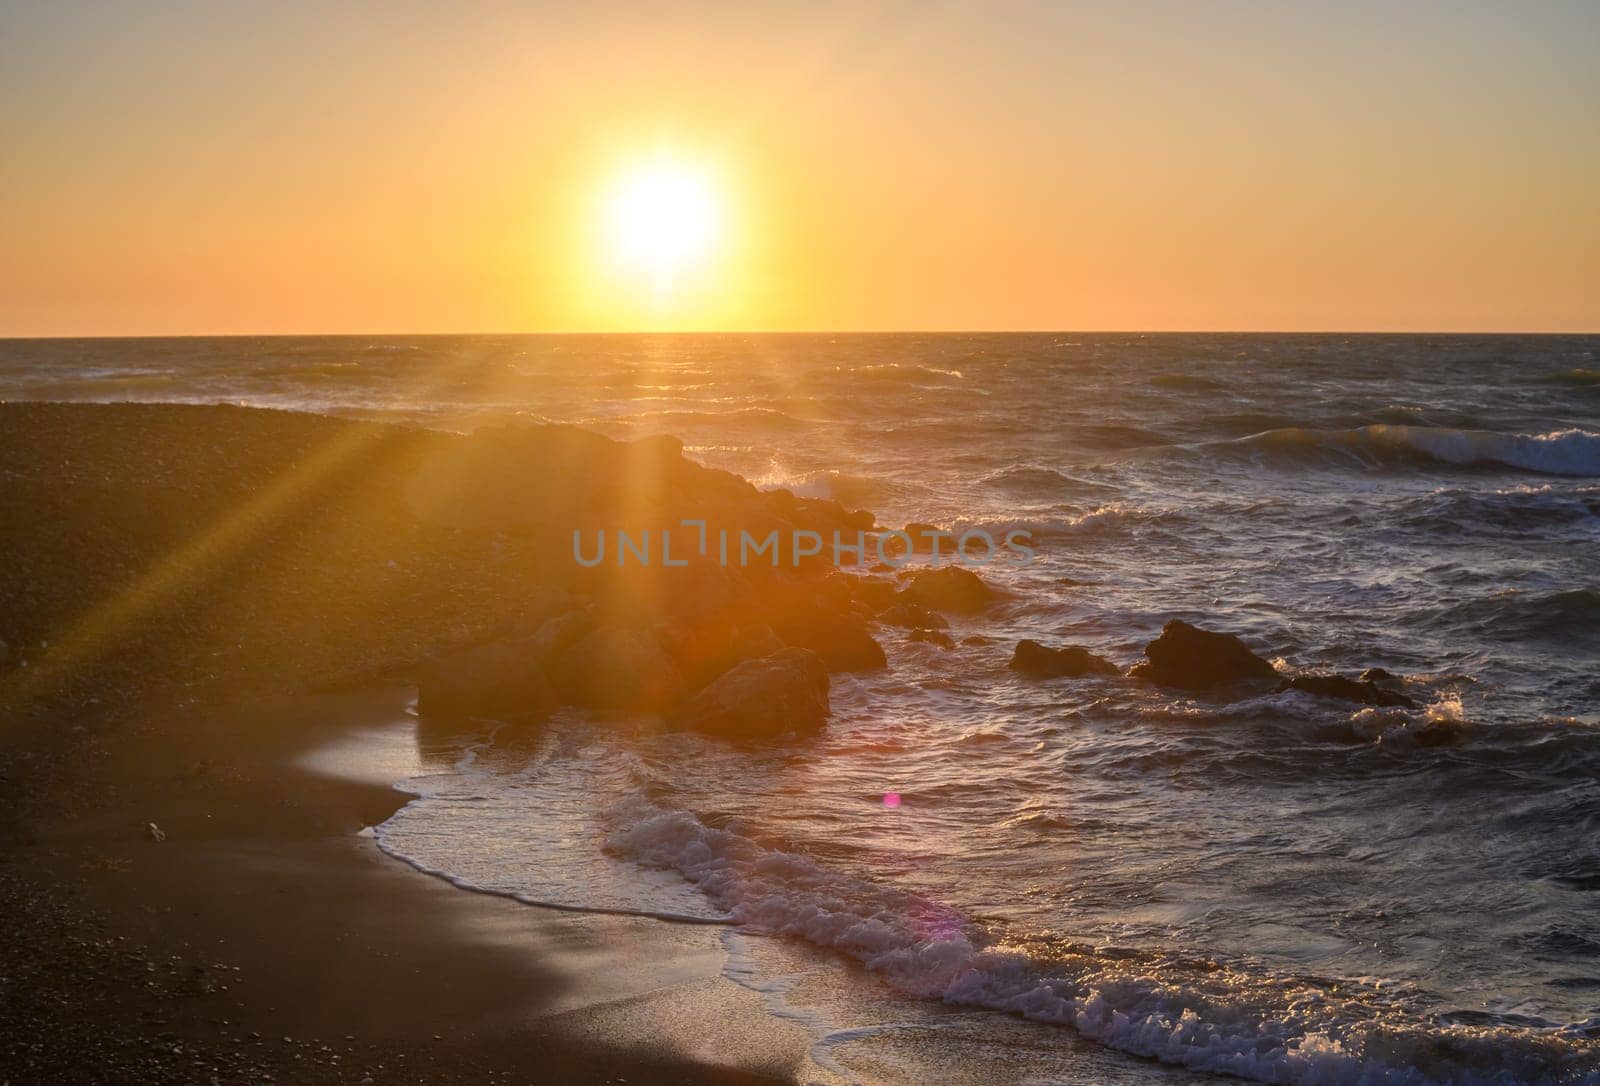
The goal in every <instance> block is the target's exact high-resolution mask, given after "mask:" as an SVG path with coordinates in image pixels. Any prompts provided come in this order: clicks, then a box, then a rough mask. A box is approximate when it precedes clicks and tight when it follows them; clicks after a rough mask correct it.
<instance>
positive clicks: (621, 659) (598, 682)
mask: <svg viewBox="0 0 1600 1086" xmlns="http://www.w3.org/2000/svg"><path fill="white" fill-rule="evenodd" d="M550 674H551V676H552V678H553V679H554V680H555V682H556V686H557V689H558V690H559V692H560V693H561V694H562V696H563V700H564V701H567V702H570V703H571V704H573V705H580V706H583V707H585V708H589V709H605V710H615V711H618V712H658V711H660V710H662V709H665V708H668V707H669V706H671V705H672V704H673V703H674V702H676V701H677V700H678V699H679V698H680V697H681V696H682V694H683V693H684V687H685V682H684V678H683V674H682V672H681V671H680V670H679V668H678V664H677V661H676V660H675V659H674V657H673V656H672V654H671V653H670V652H668V651H667V647H666V645H665V644H664V643H663V641H662V639H661V638H660V637H659V636H658V635H657V633H656V632H655V631H654V630H653V629H648V628H635V627H628V626H602V627H600V628H599V629H597V630H595V631H594V632H593V633H591V634H589V635H588V636H586V637H583V638H581V639H579V640H578V641H575V642H574V643H573V644H572V645H571V646H570V647H569V648H568V649H566V651H564V652H562V653H560V654H559V655H558V656H557V657H556V658H555V660H554V662H553V663H552V665H551V669H550Z"/></svg>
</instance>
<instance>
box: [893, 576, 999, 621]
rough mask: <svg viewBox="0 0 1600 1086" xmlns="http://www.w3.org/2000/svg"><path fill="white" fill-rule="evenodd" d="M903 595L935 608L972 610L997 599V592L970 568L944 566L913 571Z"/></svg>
mask: <svg viewBox="0 0 1600 1086" xmlns="http://www.w3.org/2000/svg"><path fill="white" fill-rule="evenodd" d="M900 598H901V599H903V600H905V601H906V602H908V603H914V604H916V605H918V606H920V607H927V608H931V609H932V610H935V611H952V612H955V613H957V614H971V613H972V612H975V611H981V610H983V609H984V608H985V607H987V606H989V604H990V603H992V602H994V598H995V592H994V589H992V588H990V587H989V586H988V585H987V584H985V583H984V582H983V578H981V577H979V576H978V575H977V574H976V573H974V572H972V571H971V570H970V569H963V568H962V567H961V566H941V567H940V568H938V569H922V570H918V571H917V572H915V573H913V574H912V575H911V576H910V578H909V579H908V580H907V581H906V586H905V588H903V589H901V590H900Z"/></svg>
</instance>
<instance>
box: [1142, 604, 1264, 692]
mask: <svg viewBox="0 0 1600 1086" xmlns="http://www.w3.org/2000/svg"><path fill="white" fill-rule="evenodd" d="M1144 651H1145V656H1146V657H1147V658H1148V659H1147V660H1146V661H1145V662H1144V663H1140V664H1135V665H1134V666H1133V668H1132V670H1130V671H1129V672H1128V674H1129V675H1130V676H1132V677H1133V678H1136V679H1148V680H1149V681H1151V682H1155V683H1160V684H1162V685H1163V686H1176V687H1178V688H1180V689H1183V690H1215V689H1217V688H1218V687H1223V686H1231V685H1233V684H1234V683H1241V682H1247V681H1250V680H1253V679H1276V678H1277V677H1278V673H1277V671H1276V670H1274V668H1273V666H1272V665H1271V664H1269V663H1267V661H1265V660H1263V659H1262V658H1261V657H1259V656H1257V655H1256V654H1255V653H1254V652H1251V651H1250V647H1249V646H1248V645H1246V644H1245V643H1244V642H1243V641H1241V640H1239V638H1237V637H1235V636H1234V635H1233V634H1225V633H1214V632H1212V631H1210V630H1202V629H1200V628H1199V627H1197V626H1191V625H1190V624H1189V623H1187V622H1184V621H1183V620H1182V619H1173V620H1172V621H1171V622H1169V623H1167V624H1166V625H1165V626H1163V627H1162V628H1161V636H1160V637H1158V638H1156V639H1155V640H1154V641H1152V642H1150V643H1149V644H1148V645H1146V646H1145V650H1144Z"/></svg>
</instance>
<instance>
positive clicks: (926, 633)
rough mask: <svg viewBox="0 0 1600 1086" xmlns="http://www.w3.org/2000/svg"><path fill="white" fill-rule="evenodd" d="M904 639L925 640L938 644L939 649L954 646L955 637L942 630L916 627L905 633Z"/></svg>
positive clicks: (931, 643)
mask: <svg viewBox="0 0 1600 1086" xmlns="http://www.w3.org/2000/svg"><path fill="white" fill-rule="evenodd" d="M906 640H907V641H925V642H927V643H928V644H930V645H938V646H939V647H940V648H941V649H953V648H955V647H956V642H955V639H954V638H952V637H951V636H950V635H949V634H947V633H945V632H944V631H943V630H929V629H926V628H918V629H915V630H912V631H911V632H910V633H909V634H907V635H906Z"/></svg>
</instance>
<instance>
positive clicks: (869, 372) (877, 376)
mask: <svg viewBox="0 0 1600 1086" xmlns="http://www.w3.org/2000/svg"><path fill="white" fill-rule="evenodd" d="M835 372H837V373H841V374H845V375H847V376H850V377H856V378H862V377H865V378H868V379H870V380H874V381H883V382H886V383H889V384H919V383H921V382H925V381H931V382H933V383H934V384H944V383H946V382H949V381H961V380H965V378H966V374H964V373H962V372H961V371H960V370H958V369H953V368H945V367H942V366H929V365H925V364H916V363H913V364H911V365H904V364H902V363H899V362H883V363H878V364H874V365H868V366H839V367H836V369H835Z"/></svg>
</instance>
